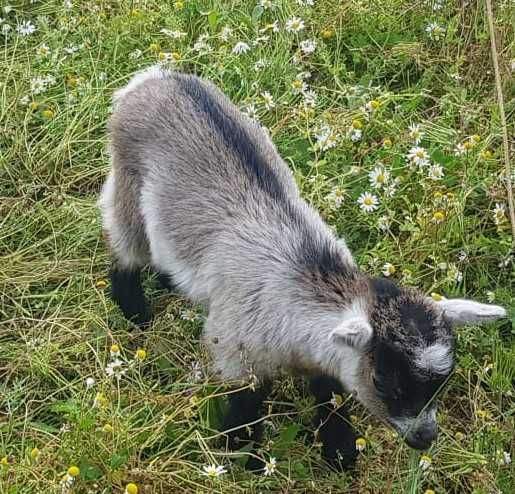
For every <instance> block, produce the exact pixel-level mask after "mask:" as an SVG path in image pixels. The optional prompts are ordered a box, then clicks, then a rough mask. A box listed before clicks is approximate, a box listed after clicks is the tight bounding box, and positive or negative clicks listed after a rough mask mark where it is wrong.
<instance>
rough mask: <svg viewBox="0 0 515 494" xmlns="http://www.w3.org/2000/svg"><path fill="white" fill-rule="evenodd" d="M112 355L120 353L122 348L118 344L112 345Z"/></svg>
mask: <svg viewBox="0 0 515 494" xmlns="http://www.w3.org/2000/svg"><path fill="white" fill-rule="evenodd" d="M111 353H120V347H119V346H118V345H117V344H116V343H114V344H113V345H111Z"/></svg>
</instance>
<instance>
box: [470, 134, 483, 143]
mask: <svg viewBox="0 0 515 494" xmlns="http://www.w3.org/2000/svg"><path fill="white" fill-rule="evenodd" d="M470 139H471V140H472V141H474V142H475V143H476V144H478V143H479V142H480V141H481V136H480V135H478V134H474V135H473V136H472V137H471V138H470Z"/></svg>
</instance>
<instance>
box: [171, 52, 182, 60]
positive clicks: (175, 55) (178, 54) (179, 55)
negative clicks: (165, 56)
mask: <svg viewBox="0 0 515 494" xmlns="http://www.w3.org/2000/svg"><path fill="white" fill-rule="evenodd" d="M172 58H173V59H174V60H175V61H176V62H178V61H179V60H180V59H181V58H182V56H181V54H180V53H179V52H178V51H174V52H172Z"/></svg>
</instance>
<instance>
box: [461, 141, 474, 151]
mask: <svg viewBox="0 0 515 494" xmlns="http://www.w3.org/2000/svg"><path fill="white" fill-rule="evenodd" d="M474 146H475V144H474V142H472V141H465V142H464V143H463V147H464V148H465V149H466V150H467V151H468V150H469V149H472V148H473V147H474Z"/></svg>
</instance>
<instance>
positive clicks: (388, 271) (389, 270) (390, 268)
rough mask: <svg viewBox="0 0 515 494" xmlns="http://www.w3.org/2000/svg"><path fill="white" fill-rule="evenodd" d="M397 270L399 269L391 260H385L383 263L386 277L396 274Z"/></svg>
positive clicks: (383, 271)
mask: <svg viewBox="0 0 515 494" xmlns="http://www.w3.org/2000/svg"><path fill="white" fill-rule="evenodd" d="M395 271H397V269H395V266H394V265H393V264H392V263H391V262H385V263H384V264H383V269H382V270H381V272H382V273H383V275H384V276H386V277H389V276H391V275H392V274H395Z"/></svg>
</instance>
